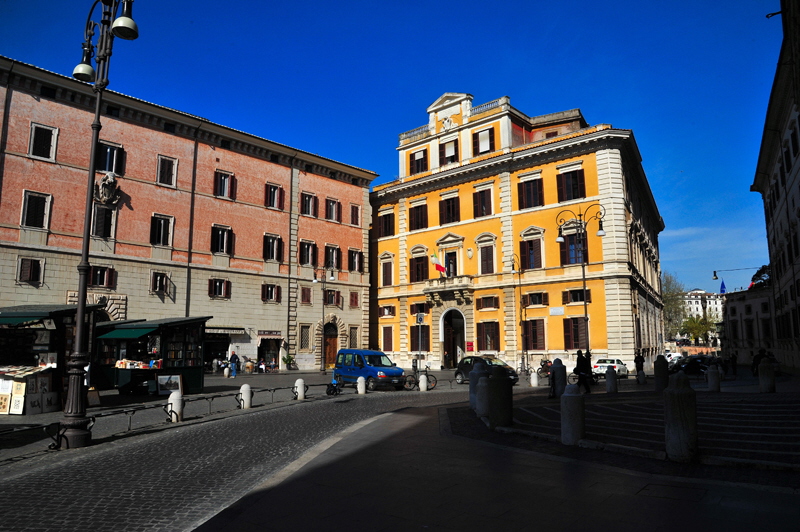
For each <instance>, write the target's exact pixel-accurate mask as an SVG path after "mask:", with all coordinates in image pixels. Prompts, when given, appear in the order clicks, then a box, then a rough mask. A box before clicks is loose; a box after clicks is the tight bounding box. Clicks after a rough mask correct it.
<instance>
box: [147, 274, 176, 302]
mask: <svg viewBox="0 0 800 532" xmlns="http://www.w3.org/2000/svg"><path fill="white" fill-rule="evenodd" d="M156 278H160V279H162V281H161V285H162V288H163V289H162V290H158V289H157V288H156V287H155V284H156V283H155V280H156ZM171 285H172V276H171V275H170V273H169V272H165V271H162V270H150V287H149V288H150V293H151V294H163V295H165V296H170V295H172V294H171V290H170V286H171Z"/></svg>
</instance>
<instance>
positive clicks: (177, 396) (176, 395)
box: [167, 390, 183, 423]
mask: <svg viewBox="0 0 800 532" xmlns="http://www.w3.org/2000/svg"><path fill="white" fill-rule="evenodd" d="M167 407H168V409H169V412H168V414H169V418H170V419H169V420H170V421H171V422H172V423H178V422H179V421H183V395H181V392H180V390H175V391H174V392H172V393H171V394H169V399H168V400H167Z"/></svg>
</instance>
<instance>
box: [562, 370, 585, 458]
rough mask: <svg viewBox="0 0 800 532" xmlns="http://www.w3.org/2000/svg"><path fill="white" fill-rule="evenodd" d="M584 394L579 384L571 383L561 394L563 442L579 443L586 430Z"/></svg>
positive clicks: (566, 443)
mask: <svg viewBox="0 0 800 532" xmlns="http://www.w3.org/2000/svg"><path fill="white" fill-rule="evenodd" d="M584 407H585V404H584V399H583V394H582V393H581V391H580V389H579V388H578V385H577V384H570V385H569V386H567V387H566V389H565V391H564V393H563V394H562V395H561V443H562V444H564V445H578V441H580V440H581V439H582V438H583V436H584V434H585V432H586V411H585V408H584Z"/></svg>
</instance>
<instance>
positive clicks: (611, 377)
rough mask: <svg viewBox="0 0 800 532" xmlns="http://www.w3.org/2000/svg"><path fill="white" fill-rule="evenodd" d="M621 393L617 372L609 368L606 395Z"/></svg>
mask: <svg viewBox="0 0 800 532" xmlns="http://www.w3.org/2000/svg"><path fill="white" fill-rule="evenodd" d="M618 391H619V383H617V370H615V369H614V368H612V367H611V366H608V369H607V370H606V393H617V392H618Z"/></svg>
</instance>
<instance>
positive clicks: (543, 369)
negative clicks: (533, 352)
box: [536, 359, 553, 378]
mask: <svg viewBox="0 0 800 532" xmlns="http://www.w3.org/2000/svg"><path fill="white" fill-rule="evenodd" d="M552 366H553V363H552V362H550V361H549V360H547V359H542V361H541V363H540V364H539V369H537V370H536V375H538V376H539V378H544V377H549V376H550V368H551V367H552Z"/></svg>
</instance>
